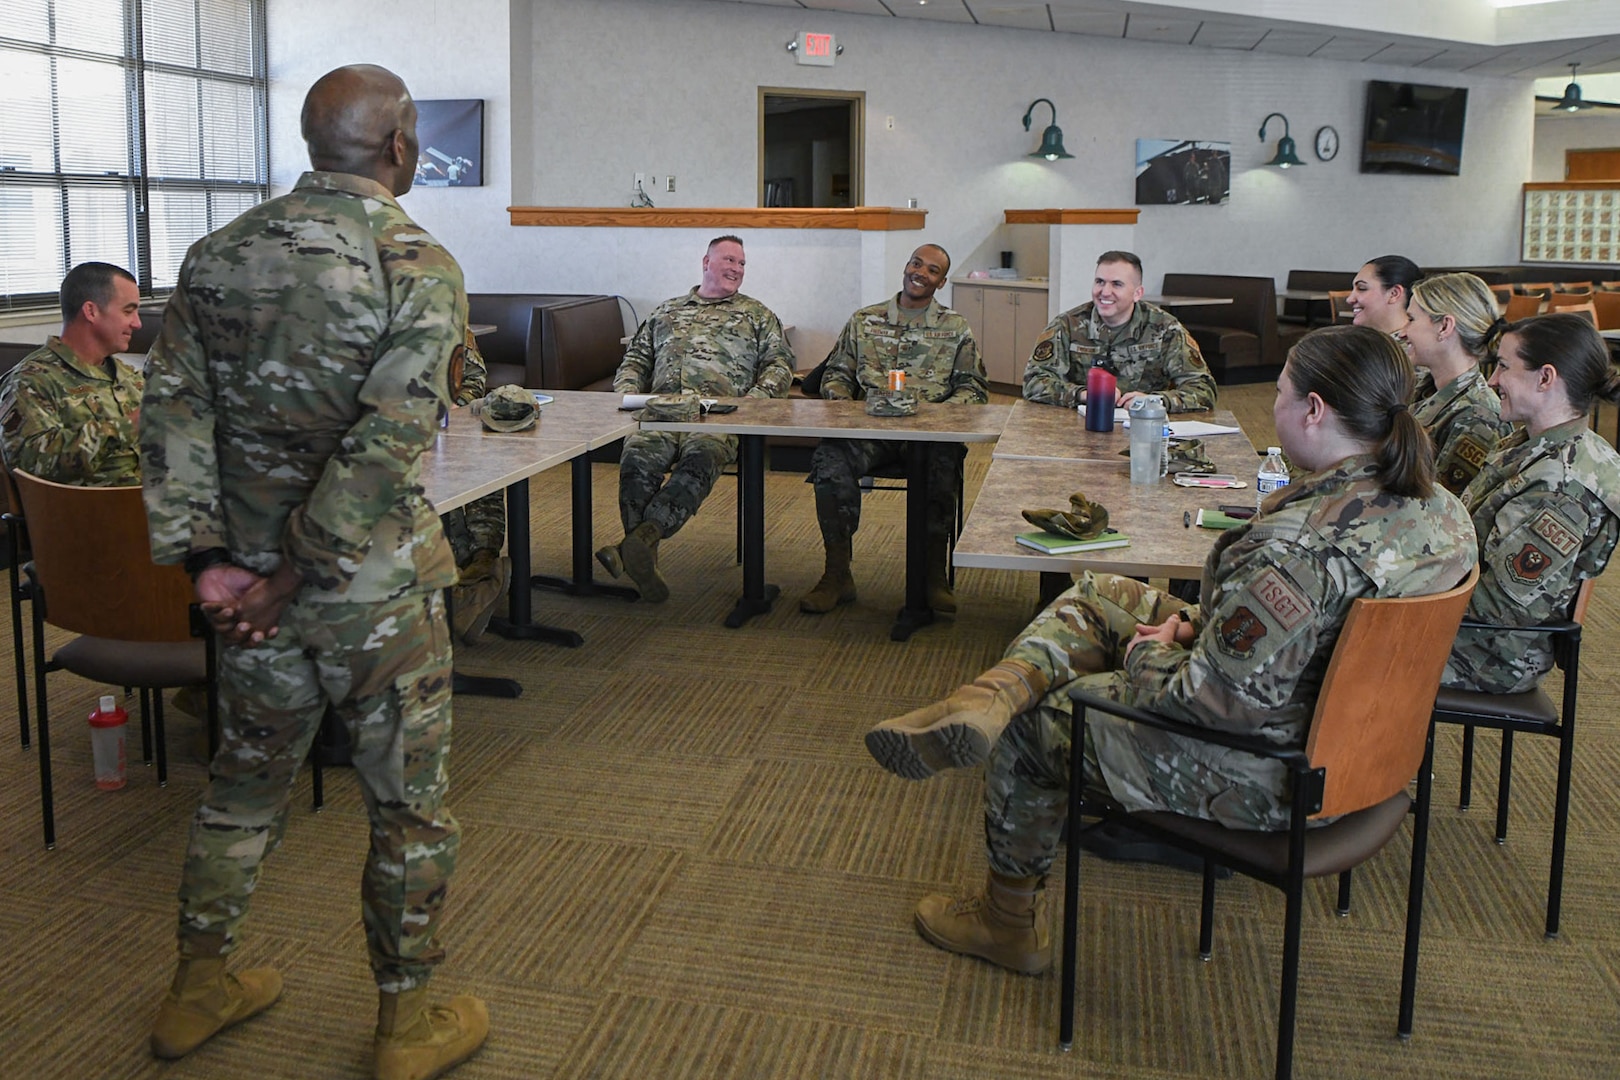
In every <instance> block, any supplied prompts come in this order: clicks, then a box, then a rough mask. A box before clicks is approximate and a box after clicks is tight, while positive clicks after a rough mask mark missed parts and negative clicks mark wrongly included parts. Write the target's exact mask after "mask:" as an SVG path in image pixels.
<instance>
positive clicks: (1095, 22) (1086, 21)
mask: <svg viewBox="0 0 1620 1080" xmlns="http://www.w3.org/2000/svg"><path fill="white" fill-rule="evenodd" d="M1052 25H1053V26H1054V27H1056V28H1057V29H1058V30H1061V31H1063V32H1065V33H1070V34H1092V35H1095V36H1097V37H1112V38H1122V37H1124V36H1125V13H1124V12H1123V11H1065V10H1061V9H1059V8H1053V9H1052Z"/></svg>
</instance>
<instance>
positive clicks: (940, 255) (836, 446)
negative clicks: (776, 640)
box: [799, 244, 990, 614]
mask: <svg viewBox="0 0 1620 1080" xmlns="http://www.w3.org/2000/svg"><path fill="white" fill-rule="evenodd" d="M950 269H951V257H950V256H949V255H948V254H946V252H945V249H944V248H942V247H940V246H939V245H937V244H924V245H923V246H922V247H920V248H918V249H917V250H916V251H914V252H912V253H911V260H910V261H909V262H907V263H906V269H905V273H904V274H903V275H902V276H901V279H900V291H899V292H898V293H896V294H895V295H894V296H893V297H892V298H891V299H889V300H886V301H884V302H883V303H881V304H873V305H872V306H871V307H864V308H861V309H860V310H859V311H857V312H856V313H855V314H854V315H852V316H850V319H849V322H848V323H846V324H845V326H844V332H843V333H842V334H840V335H839V336H838V343H837V344H836V345H834V346H833V350H832V352H831V353H830V354H829V355H828V357H827V366H826V371H825V372H824V373H823V375H822V377H821V396H822V397H824V398H831V399H834V400H839V399H842V400H846V401H847V400H849V399H851V398H854V399H860V398H864V397H865V396H866V394H867V392H868V391H869V390H882V389H884V388H886V387H887V386H888V385H889V372H890V371H893V370H899V371H904V372H905V373H906V389H907V390H909V391H912V392H913V393H915V394H916V395H917V397H918V398H919V399H921V400H923V401H950V402H959V403H961V404H965V405H983V404H984V403H985V402H986V401H988V400H989V399H990V393H989V382H988V380H987V379H986V378H985V373H984V362H983V361H982V360H981V359H980V358H979V346H978V344H977V343H976V342H975V341H974V340H973V331H972V330H970V329H969V328H968V324H967V320H966V319H964V318H962V316H961V315H958V314H957V313H956V312H954V311H952V310H951V309H950V308H948V307H946V306H945V305H943V304H941V303H940V302H939V301H938V300H935V299H934V293H936V292H937V291H939V287H940V286H941V285H943V284H945V275H946V274H948V273H950ZM920 446H921V447H922V448H923V449H924V452H926V453H927V454H928V603H929V606H930V607H932V608H933V609H934V610H935V611H940V612H945V613H954V612H955V611H956V597H955V596H953V595H952V593H951V587H950V581H949V576H948V573H947V569H948V568H947V565H946V560H947V558H948V557H949V551H950V540H951V527H952V525H953V524H954V523H955V521H956V491H957V488H959V487H960V486H961V471H962V456H963V454H964V453H966V450H965V448H963V447H962V446H960V445H957V444H952V443H926V444H920ZM905 453H906V445H905V444H904V443H898V442H888V441H879V440H874V439H824V440H822V443H821V445H820V446H818V447H816V453H815V456H814V457H813V458H811V460H810V480H811V482H812V483H814V484H815V485H816V520H817V521H818V522H820V524H821V540H822V543H823V544H824V545H826V548H827V567H826V572H825V573H823V574H822V575H821V580H820V581H819V582H817V583H816V587H815V588H814V589H812V590H810V592H809V593H807V594H806V595H805V597H804V599H803V600H800V601H799V610H800V611H805V612H809V613H811V614H820V613H821V612H825V611H831V610H832V609H833V608H835V607H837V606H838V605H839V604H847V603H849V602H850V601H852V600H854V599H855V578H854V577H853V576H852V575H851V573H850V568H849V566H850V558H851V555H852V547H853V541H854V537H855V530H856V529H858V528H860V525H861V489H860V479H861V477H863V476H865V475H867V474H868V473H870V472H872V471H873V470H874V469H878V468H881V467H883V466H885V465H893V464H896V463H898V462H901V461H904V460H905Z"/></svg>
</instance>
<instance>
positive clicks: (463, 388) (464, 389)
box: [449, 326, 489, 405]
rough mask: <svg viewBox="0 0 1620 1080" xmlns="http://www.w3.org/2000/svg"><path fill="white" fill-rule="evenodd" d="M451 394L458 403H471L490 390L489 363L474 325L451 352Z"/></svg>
mask: <svg viewBox="0 0 1620 1080" xmlns="http://www.w3.org/2000/svg"><path fill="white" fill-rule="evenodd" d="M449 379H450V395H451V397H452V399H453V400H454V401H455V403H456V404H457V405H471V404H472V403H473V402H475V401H477V400H478V399H479V398H481V397H483V396H484V395H485V394H487V393H488V392H489V365H488V364H487V363H485V362H484V354H483V353H482V352H479V350H478V339H477V338H475V337H473V332H472V327H471V326H469V327H467V334H466V337H465V338H464V339H463V342H462V344H461V345H460V346H458V347H457V348H456V349H455V350H453V351H452V352H451V353H450V374H449Z"/></svg>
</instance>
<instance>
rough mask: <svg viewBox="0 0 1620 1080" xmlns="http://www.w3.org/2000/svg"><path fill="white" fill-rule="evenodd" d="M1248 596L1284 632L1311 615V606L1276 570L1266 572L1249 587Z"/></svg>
mask: <svg viewBox="0 0 1620 1080" xmlns="http://www.w3.org/2000/svg"><path fill="white" fill-rule="evenodd" d="M1249 595H1251V596H1253V597H1254V599H1255V600H1256V601H1257V602H1258V603H1259V604H1260V606H1261V607H1263V608H1264V609H1265V610H1266V611H1267V612H1268V613H1270V615H1271V617H1272V618H1274V619H1276V620H1277V623H1278V625H1280V626H1281V627H1282V628H1283V629H1284V630H1292V629H1293V628H1294V627H1296V626H1298V625H1299V622H1300V620H1301V619H1304V618H1305V617H1306V616H1308V615H1309V614H1310V613H1311V605H1310V603H1309V602H1308V601H1307V600H1306V599H1305V597H1304V596H1303V595H1301V593H1300V591H1299V590H1298V589H1297V588H1295V587H1294V586H1293V585H1292V584H1291V583H1290V582H1289V581H1288V580H1287V579H1286V578H1284V577H1283V576H1282V575H1281V574H1279V573H1278V572H1277V571H1276V570H1274V569H1272V570H1267V571H1266V572H1265V573H1263V574H1261V575H1260V577H1259V578H1258V579H1257V580H1256V581H1255V583H1254V584H1253V585H1252V586H1250V587H1249Z"/></svg>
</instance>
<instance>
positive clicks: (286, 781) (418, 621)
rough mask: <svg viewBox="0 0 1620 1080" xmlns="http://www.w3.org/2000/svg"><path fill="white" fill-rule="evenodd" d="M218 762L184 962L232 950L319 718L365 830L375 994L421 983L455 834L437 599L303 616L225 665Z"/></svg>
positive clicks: (308, 610) (189, 880)
mask: <svg viewBox="0 0 1620 1080" xmlns="http://www.w3.org/2000/svg"><path fill="white" fill-rule="evenodd" d="M219 697H220V747H219V753H218V754H216V755H215V756H214V760H213V762H212V764H211V765H210V767H209V783H208V788H207V790H206V791H205V792H204V795H203V801H202V805H201V806H200V807H199V808H198V810H197V814H196V817H195V818H194V820H193V822H192V826H191V838H190V842H189V844H188V845H187V848H186V860H185V870H184V874H183V877H182V881H181V886H180V932H179V937H180V954H181V956H182V957H191V956H210V955H216V954H222V953H226V952H229V951H231V950H232V949H233V948H234V947H235V946H236V944H237V940H238V937H239V934H240V930H241V926H242V923H243V921H244V919H245V918H246V916H247V909H248V901H249V899H250V897H251V896H252V895H253V891H254V889H255V887H256V886H257V884H258V880H259V873H260V870H261V868H262V865H263V861H264V858H265V856H266V855H268V854H269V853H270V851H272V850H274V848H275V847H277V846H278V845H279V843H280V840H281V834H282V831H283V830H284V828H285V825H286V813H287V805H288V801H289V800H290V798H291V796H292V787H293V780H294V778H295V777H296V776H297V773H298V767H299V765H300V764H301V763H302V762H303V760H304V758H305V757H306V756H307V755H308V753H309V748H310V744H311V742H312V741H313V740H314V738H315V735H316V732H317V731H318V729H319V728H320V724H321V718H322V716H323V714H324V713H325V711H326V709H327V707H328V705H330V706H331V708H332V709H333V711H334V712H335V714H336V716H337V717H338V718H339V719H340V720H341V721H342V722H343V724H344V725H345V726H346V727H347V728H348V734H349V738H350V741H351V743H352V744H353V747H354V751H353V753H354V767H355V773H356V774H357V776H358V777H359V779H360V790H361V793H362V795H363V796H364V799H365V804H366V811H367V813H368V814H369V815H370V818H371V847H370V850H369V852H368V853H367V856H366V864H365V871H364V875H363V877H362V879H361V913H362V918H363V921H364V923H365V931H366V943H367V946H368V948H369V951H370V954H371V966H372V971H373V974H374V975H375V978H376V981H377V985H378V987H379V988H380V989H382V990H384V991H387V992H390V993H397V992H400V991H404V990H409V989H412V988H413V987H416V986H419V985H422V984H423V983H425V982H426V981H427V979H428V977H429V975H430V974H431V973H432V969H433V967H434V965H435V964H437V963H438V962H439V961H440V960H442V959H443V956H444V953H443V950H442V949H441V948H440V947H439V945H438V943H437V941H436V940H435V937H434V931H435V928H436V926H437V923H438V919H439V912H440V908H441V906H442V905H443V903H444V896H445V888H446V884H447V882H448V880H449V878H450V873H451V870H452V869H453V868H454V866H455V860H456V847H457V844H458V834H459V832H460V826H459V825H457V824H456V820H455V818H453V817H452V816H451V815H450V813H449V811H448V810H446V809H445V808H444V806H443V803H444V796H445V792H446V789H447V788H448V787H449V772H448V768H447V763H448V757H449V753H450V634H449V627H448V625H447V624H446V622H445V613H444V598H443V594H442V593H441V592H439V591H438V590H434V591H432V592H429V593H413V594H411V595H408V596H406V597H403V598H401V599H399V600H392V601H380V602H376V603H330V604H315V603H303V604H300V603H297V602H295V603H294V604H292V605H291V606H289V607H288V609H287V611H286V612H285V613H284V614H283V616H282V619H281V631H280V633H279V634H277V636H276V637H275V638H273V639H271V640H269V641H266V642H264V643H262V644H260V645H255V646H251V647H225V648H221V649H220V651H219Z"/></svg>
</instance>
